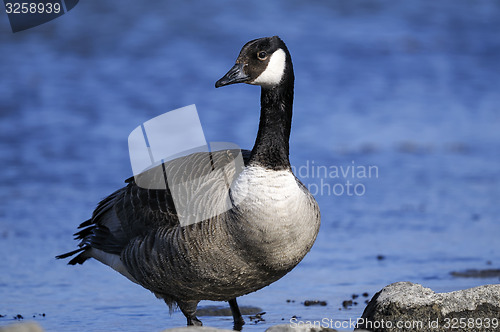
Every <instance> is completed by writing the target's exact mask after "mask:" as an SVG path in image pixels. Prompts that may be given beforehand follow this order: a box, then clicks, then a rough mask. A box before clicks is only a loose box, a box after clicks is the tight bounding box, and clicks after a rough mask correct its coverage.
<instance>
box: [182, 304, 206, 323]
mask: <svg viewBox="0 0 500 332" xmlns="http://www.w3.org/2000/svg"><path fill="white" fill-rule="evenodd" d="M177 305H178V306H179V309H181V311H182V313H183V314H184V316H186V319H187V325H188V326H203V323H202V322H201V321H200V320H199V319H198V317H196V307H197V306H198V301H189V302H182V301H177Z"/></svg>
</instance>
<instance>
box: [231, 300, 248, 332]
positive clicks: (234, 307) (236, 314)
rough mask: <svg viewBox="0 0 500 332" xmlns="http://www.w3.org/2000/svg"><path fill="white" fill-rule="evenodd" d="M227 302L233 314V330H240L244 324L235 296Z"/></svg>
mask: <svg viewBox="0 0 500 332" xmlns="http://www.w3.org/2000/svg"><path fill="white" fill-rule="evenodd" d="M228 302H229V307H230V308H231V313H232V314H233V321H234V326H233V330H235V331H241V329H242V328H243V325H245V320H244V319H243V317H242V316H241V312H240V308H239V307H238V303H237V302H236V298H234V299H231V300H229V301H228Z"/></svg>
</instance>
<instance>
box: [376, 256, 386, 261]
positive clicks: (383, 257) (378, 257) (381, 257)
mask: <svg viewBox="0 0 500 332" xmlns="http://www.w3.org/2000/svg"><path fill="white" fill-rule="evenodd" d="M384 259H385V256H384V255H377V260H379V261H381V260H384Z"/></svg>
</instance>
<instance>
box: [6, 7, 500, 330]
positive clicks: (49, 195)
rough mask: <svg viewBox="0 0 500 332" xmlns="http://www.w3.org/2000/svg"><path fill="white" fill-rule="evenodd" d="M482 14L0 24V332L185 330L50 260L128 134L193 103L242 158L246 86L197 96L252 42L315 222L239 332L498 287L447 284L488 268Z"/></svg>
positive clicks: (490, 27)
mask: <svg viewBox="0 0 500 332" xmlns="http://www.w3.org/2000/svg"><path fill="white" fill-rule="evenodd" d="M499 17H500V4H499V3H497V2H492V1H465V0H459V1H456V0H445V1H439V2H437V1H432V0H425V1H419V2H418V3H416V2H415V3H411V4H410V3H407V2H401V1H351V0H343V1H329V2H326V1H307V2H306V1H289V0H287V1H285V0H280V1H272V2H271V1H268V2H264V1H252V2H248V1H247V2H237V3H234V2H229V1H210V2H203V1H189V2H185V3H181V2H179V1H149V2H148V5H147V6H146V5H144V3H143V2H139V1H125V0H124V1H120V2H111V1H81V3H79V4H78V5H77V6H76V7H75V8H74V9H73V10H72V11H70V12H69V13H68V14H66V15H64V16H62V17H61V18H58V19H56V20H54V21H52V22H49V23H47V24H45V25H43V26H39V27H36V28H34V29H31V30H27V31H24V32H20V33H16V34H13V33H12V32H11V31H10V27H9V24H8V20H7V16H6V15H5V14H0V50H1V53H0V54H1V56H0V59H1V61H0V165H2V172H1V173H0V253H1V256H0V314H1V315H6V316H5V317H3V318H0V326H3V325H7V324H10V323H12V322H13V321H14V320H13V319H12V317H13V316H15V315H17V314H22V315H23V316H24V317H25V319H33V320H35V321H37V322H39V323H40V324H41V325H42V326H43V327H44V328H45V329H46V330H47V331H160V330H162V329H165V328H168V327H175V326H183V325H184V324H185V319H184V317H183V316H182V314H180V313H179V312H176V313H174V314H173V315H172V316H171V317H170V316H169V315H168V310H167V308H166V306H165V305H164V304H163V303H162V302H161V301H158V300H156V299H155V297H154V296H153V295H152V294H151V293H149V292H148V291H146V290H144V289H142V288H141V287H139V286H137V285H135V284H133V283H131V282H129V281H128V280H126V279H125V278H123V277H122V276H120V275H119V274H117V273H116V272H114V271H112V270H111V269H109V268H108V267H106V266H103V265H101V264H99V263H97V262H87V263H86V264H85V265H83V266H77V267H69V266H67V265H65V264H64V262H61V261H56V260H55V259H54V256H55V255H57V254H59V253H62V252H65V251H68V250H71V249H72V248H74V247H75V245H76V243H75V242H74V241H72V233H73V232H74V231H75V229H76V226H77V225H78V224H79V223H80V222H81V221H83V220H86V219H87V218H88V217H89V216H90V214H91V212H92V210H93V208H94V207H95V205H96V203H97V202H98V201H99V200H100V199H101V198H103V197H105V196H106V195H107V194H109V193H111V192H112V191H114V190H115V189H117V188H119V187H121V186H122V185H123V180H124V179H125V178H127V177H129V176H130V175H131V168H130V163H129V159H128V150H127V137H128V134H129V133H130V131H132V130H133V129H134V128H135V127H137V126H138V125H140V124H141V123H143V122H144V121H146V120H148V119H150V118H153V117H155V116H157V115H160V114H162V113H164V112H167V111H169V110H173V109H176V108H178V107H182V106H185V105H189V104H196V105H197V108H198V112H199V115H200V118H201V123H202V125H203V128H204V131H205V135H206V138H207V141H229V142H235V143H237V144H239V145H240V146H242V147H244V148H250V147H251V146H252V144H253V141H254V139H255V135H256V130H257V124H258V117H259V93H260V91H259V89H258V88H256V87H251V86H243V85H240V86H230V87H225V88H221V89H217V90H216V89H215V88H214V83H215V81H216V80H217V79H219V78H220V77H221V76H222V75H223V74H225V73H226V71H227V70H228V69H229V68H230V67H231V66H232V64H233V62H234V60H235V58H236V56H237V54H238V52H239V49H240V47H241V46H242V45H243V44H244V43H245V42H246V41H248V40H250V39H253V38H258V37H261V36H268V35H279V36H281V37H282V38H283V40H284V41H285V42H286V43H287V45H288V47H289V49H290V51H291V53H292V57H293V60H294V67H295V74H296V90H295V91H296V93H295V96H296V97H295V107H294V122H293V129H292V137H291V151H290V152H291V161H292V163H293V164H294V166H295V167H296V169H297V170H302V173H301V174H299V175H301V178H302V180H303V182H304V183H305V184H306V185H308V186H309V188H310V189H311V191H313V192H314V193H315V194H316V198H317V200H318V203H319V205H320V207H321V213H322V226H321V230H320V234H319V236H318V239H317V242H316V244H315V246H314V247H313V249H312V251H311V252H310V253H309V254H308V256H307V257H306V258H305V259H304V261H303V262H302V263H300V265H299V266H298V267H297V268H296V269H295V270H293V271H292V272H291V273H290V274H288V275H287V276H285V277H284V278H283V279H281V280H280V281H278V282H276V283H275V284H273V285H271V286H269V287H267V288H265V289H263V290H260V291H258V292H256V293H253V294H250V295H247V296H245V297H242V298H241V299H240V300H239V302H240V305H248V306H250V305H251V306H258V307H260V308H262V310H263V311H266V314H265V315H264V316H263V317H264V319H265V321H264V322H260V323H258V324H256V325H255V324H250V322H249V319H248V317H247V318H246V320H247V322H248V323H249V324H247V325H246V326H245V329H244V330H248V331H250V330H252V331H263V330H265V328H267V327H269V326H271V325H274V324H280V323H283V322H287V321H288V320H289V319H290V318H291V317H292V316H293V315H296V316H298V317H299V319H300V320H304V321H305V320H321V319H322V318H328V319H334V320H336V321H342V320H349V319H356V318H357V317H359V316H360V315H361V313H362V311H363V309H364V303H363V302H364V301H365V299H366V298H364V297H362V296H360V298H358V299H356V301H357V302H358V303H359V304H358V305H355V306H352V307H350V308H348V309H344V308H343V307H342V301H344V300H347V299H349V298H350V297H351V295H352V294H361V293H363V292H368V293H369V294H370V297H371V296H372V295H373V294H374V293H375V292H376V291H378V290H380V289H381V288H382V287H383V286H385V285H387V284H389V283H392V282H395V281H402V280H409V281H412V282H416V283H421V284H423V285H424V286H426V287H431V288H432V289H434V290H435V291H440V292H442V291H452V290H457V289H463V288H469V287H474V286H477V285H482V284H488V283H498V282H499V281H498V278H491V279H474V278H455V277H452V276H451V275H450V272H451V271H461V270H465V269H470V268H473V269H487V268H499V267H500V247H499V245H498V238H499V235H500V220H499V217H498V216H499V215H500V204H499V203H500V109H499V107H500V106H499V105H500V93H499V90H498V89H499V86H500V62H499V61H498V59H499V58H500V39H499V38H498V31H500V19H499ZM301 166H302V168H300V167H301ZM370 166H372V168H371V169H372V174H371V176H368V175H367V176H362V173H357V172H358V171H361V170H363V169H365V170H368V169H369V167H370ZM340 167H342V169H343V170H344V171H345V170H347V169H348V167H355V169H356V171H357V172H356V173H355V174H354V176H352V175H353V174H352V173H348V174H346V176H345V177H344V176H342V175H340V176H336V175H335V172H334V170H335V169H337V170H339V169H340ZM325 169H326V170H328V172H327V173H325V172H324V170H325ZM307 170H309V173H307ZM375 171H376V172H375ZM318 172H319V174H318ZM347 181H349V184H350V185H349V184H347ZM355 185H356V186H357V187H354V186H355ZM348 187H349V189H351V190H353V189H354V188H356V189H357V190H358V191H357V193H358V194H360V195H357V194H356V193H354V194H353V192H351V195H348V193H347V189H348ZM333 189H335V190H336V191H333ZM341 189H343V190H344V192H343V193H341V192H340V190H341ZM340 193H341V194H340ZM361 193H362V194H361ZM378 255H381V256H383V257H384V259H382V260H378V259H377V256H378ZM287 299H290V300H294V301H295V302H290V303H287V301H286V300H287ZM305 300H324V301H327V302H328V305H327V306H310V307H306V306H304V305H303V304H302V302H303V301H305ZM212 304H213V303H211V302H202V303H201V304H200V305H201V306H202V307H203V306H207V305H212ZM339 309H340V310H339ZM42 313H45V317H43V316H41V314H42ZM33 316H35V317H34V318H33ZM200 318H201V320H202V321H203V322H204V324H205V325H208V326H215V327H223V328H230V327H231V325H232V323H231V319H230V317H200ZM282 319H283V320H282Z"/></svg>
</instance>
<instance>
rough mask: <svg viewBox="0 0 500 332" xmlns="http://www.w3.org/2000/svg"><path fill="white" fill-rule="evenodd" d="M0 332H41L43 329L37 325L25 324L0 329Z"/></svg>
mask: <svg viewBox="0 0 500 332" xmlns="http://www.w3.org/2000/svg"><path fill="white" fill-rule="evenodd" d="M0 332H43V329H42V328H41V326H40V325H38V324H37V323H33V322H27V323H16V324H12V325H7V326H3V327H0Z"/></svg>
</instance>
